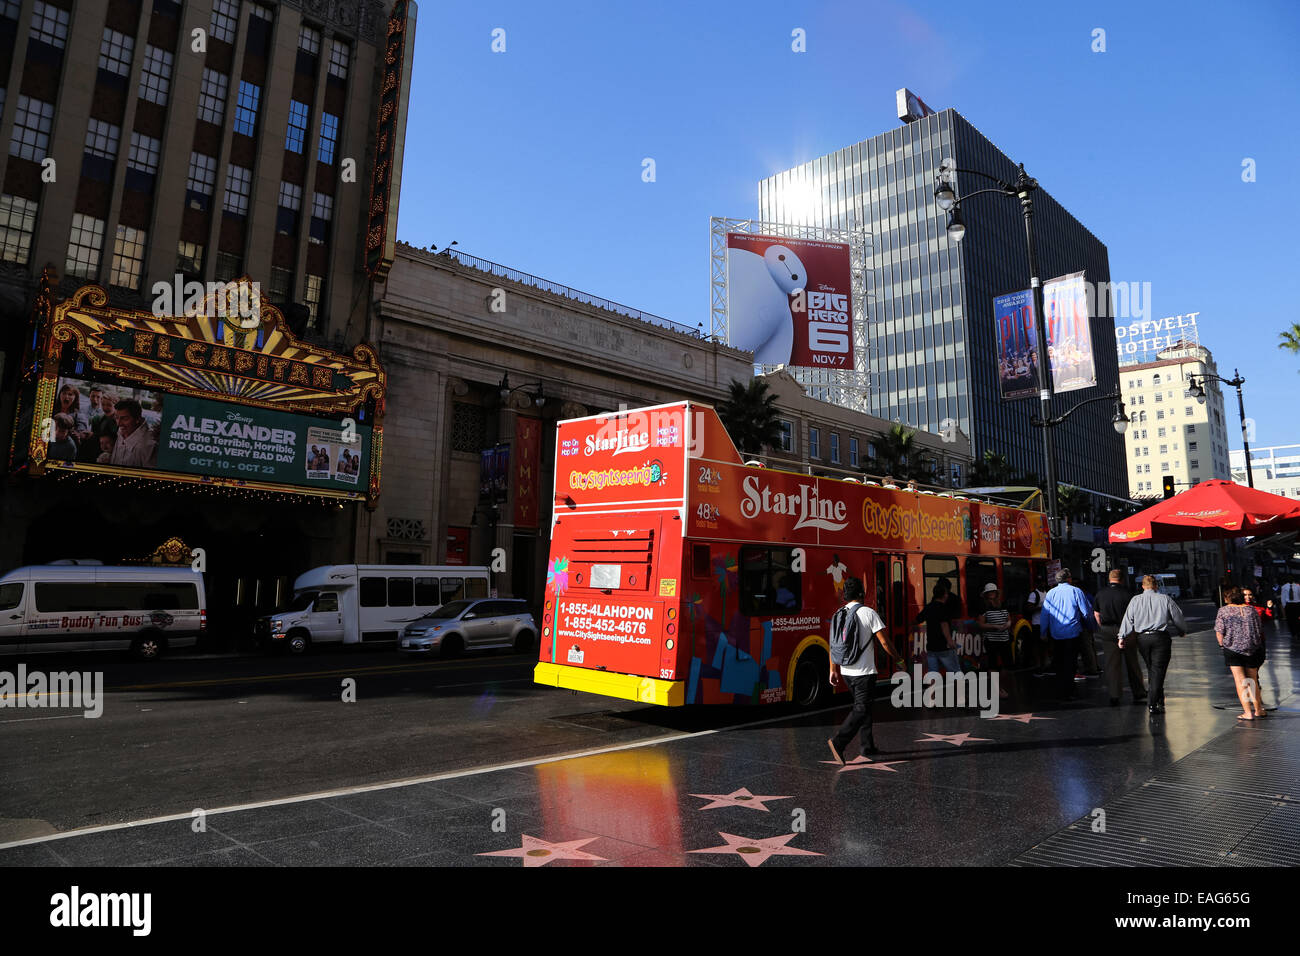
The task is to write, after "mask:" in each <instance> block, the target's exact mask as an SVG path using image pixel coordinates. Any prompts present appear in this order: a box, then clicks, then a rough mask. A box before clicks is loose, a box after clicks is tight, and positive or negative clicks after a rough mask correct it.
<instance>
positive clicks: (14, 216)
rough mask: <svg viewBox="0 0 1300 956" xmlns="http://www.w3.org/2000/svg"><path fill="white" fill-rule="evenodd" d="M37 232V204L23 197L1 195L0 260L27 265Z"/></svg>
mask: <svg viewBox="0 0 1300 956" xmlns="http://www.w3.org/2000/svg"><path fill="white" fill-rule="evenodd" d="M35 232H36V203H34V202H32V201H31V200H30V199H23V198H22V197H21V196H3V195H0V259H3V260H4V261H5V262H16V263H18V264H19V265H20V266H25V265H27V260H28V259H29V258H30V257H31V253H32V235H33V234H34V233H35Z"/></svg>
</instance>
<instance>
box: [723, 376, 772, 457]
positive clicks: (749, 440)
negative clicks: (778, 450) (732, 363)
mask: <svg viewBox="0 0 1300 956" xmlns="http://www.w3.org/2000/svg"><path fill="white" fill-rule="evenodd" d="M718 417H720V418H721V419H722V425H723V427H724V428H726V429H727V434H728V435H730V436H731V440H732V441H733V442H735V443H736V448H737V449H738V450H739V451H740V452H741V454H744V455H758V454H761V453H762V451H763V447H764V446H768V447H774V446H776V445H779V444H780V443H781V421H780V419H779V418H778V417H777V410H776V396H775V395H773V394H772V393H771V392H770V390H769V389H768V385H767V382H764V381H763V380H762V379H759V378H751V379H750V380H749V383H748V384H745V383H742V382H739V381H736V380H734V379H733V380H732V382H731V388H730V391H729V392H728V394H727V397H726V398H725V399H724V400H723V401H721V402H719V403H718Z"/></svg>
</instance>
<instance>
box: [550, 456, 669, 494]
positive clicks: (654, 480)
mask: <svg viewBox="0 0 1300 956" xmlns="http://www.w3.org/2000/svg"><path fill="white" fill-rule="evenodd" d="M667 477H668V476H667V475H666V474H665V473H664V466H663V462H661V461H659V460H658V459H655V460H654V461H648V462H645V463H644V464H642V465H638V466H636V467H635V468H593V469H591V470H589V471H571V472H569V489H570V490H571V491H604V490H605V489H606V488H622V487H627V486H629V485H641V486H643V487H646V488H648V487H650V486H651V485H657V484H659V483H660V482H661V481H664V480H665V479H667Z"/></svg>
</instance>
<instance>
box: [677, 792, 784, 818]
mask: <svg viewBox="0 0 1300 956" xmlns="http://www.w3.org/2000/svg"><path fill="white" fill-rule="evenodd" d="M691 796H692V797H702V798H703V799H705V800H712V801H713V802H712V803H710V804H708V805H707V806H703V807H700V808H699V809H701V810H714V809H716V808H718V807H748V808H749V809H751V810H762V811H764V812H766V813H770V812H771V811H770V810H768V808H767V807H765V806H764V805H763V804H764V802H765V801H767V800H789V799H791V798H790V797H767V796H763V797H760V796H755V795H754V794H752V793H750V792H749V788H748V787H741V788H740V789H739V790H735V791H733V792H731V793H692V794H691Z"/></svg>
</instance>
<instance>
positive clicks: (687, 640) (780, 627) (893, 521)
mask: <svg viewBox="0 0 1300 956" xmlns="http://www.w3.org/2000/svg"><path fill="white" fill-rule="evenodd" d="M555 461H556V473H555V485H554V487H555V505H554V515H553V518H552V522H551V551H550V563H549V566H548V570H547V584H546V600H545V604H544V606H543V612H542V613H543V620H542V636H541V640H540V642H539V645H540V651H539V662H538V664H537V667H536V669H535V671H534V680H535V681H536V682H537V683H539V684H545V685H549V686H554V687H565V688H570V689H574V690H582V691H587V692H590V693H596V694H603V695H606V696H609V697H620V698H624V699H628V700H636V701H642V702H645V703H654V704H664V705H669V706H674V705H682V704H716V703H747V704H748V703H773V702H778V701H795V702H797V703H800V704H804V705H811V704H815V703H818V702H820V701H824V700H826V699H828V698H829V695H830V687H829V684H828V683H827V674H828V671H829V666H828V663H829V644H828V640H827V632H828V626H829V620H830V617H831V615H832V614H833V613H834V611H835V609H836V608H837V607H839V606H840V603H841V601H840V598H839V594H840V593H841V591H842V589H843V582H844V580H845V579H846V578H847V577H848V576H849V575H853V576H856V577H858V578H859V579H861V580H862V582H863V584H864V585H865V588H866V593H867V596H868V597H867V600H868V602H869V603H871V604H872V605H873V606H874V607H875V608H876V609H877V610H878V611H879V612H880V615H881V617H882V619H883V620H884V621H885V623H886V626H887V628H888V630H889V633H890V637H891V643H892V644H893V645H894V647H895V648H896V649H898V648H907V649H908V657H909V658H910V659H911V660H918V659H924V636H923V634H924V631H923V628H921V627H918V626H917V625H916V624H915V619H916V615H917V613H918V612H919V610H920V608H921V606H922V605H923V604H924V602H925V600H926V598H927V597H928V595H929V592H930V591H931V589H932V588H933V585H934V584H935V583H936V582H937V580H938V579H939V578H941V577H946V578H948V579H949V580H950V582H951V583H952V585H953V588H954V590H955V592H956V593H957V595H958V597H959V599H961V600H962V601H963V603H964V606H965V610H966V616H967V618H970V617H973V616H975V615H977V614H979V613H980V607H979V603H978V596H979V594H980V592H981V591H982V589H983V586H984V585H985V584H987V583H989V582H996V583H997V584H998V585H999V587H1000V588H1001V589H1002V592H1003V594H1004V596H1006V598H1007V599H1008V604H1009V605H1011V606H1012V607H1014V606H1016V604H1017V603H1018V602H1019V601H1020V600H1021V599H1022V598H1023V597H1024V595H1025V594H1026V593H1027V592H1028V591H1029V589H1030V583H1031V580H1033V577H1031V575H1033V576H1036V575H1038V574H1041V573H1043V572H1044V570H1045V563H1044V562H1045V561H1046V559H1047V557H1048V547H1049V538H1048V533H1047V520H1046V517H1045V516H1044V515H1043V514H1041V513H1040V512H1035V511H1024V510H1020V509H1017V508H1007V507H1002V506H998V505H993V504H989V503H986V502H980V501H973V500H967V499H965V498H961V497H959V496H953V495H950V494H947V493H930V492H919V491H909V490H907V489H905V488H895V487H892V486H880V485H878V484H876V483H874V482H861V483H860V482H857V481H852V480H844V479H836V478H818V477H813V476H811V475H806V474H795V473H789V472H783V471H778V470H774V469H772V468H757V467H751V466H747V465H745V464H744V462H743V461H742V459H741V457H740V455H739V454H737V452H736V448H735V446H734V445H733V444H732V442H731V439H730V438H729V437H728V435H727V433H726V431H725V429H724V428H723V426H722V423H721V421H720V420H719V418H718V416H717V413H716V412H715V411H714V410H713V409H712V408H710V407H708V406H705V405H698V404H694V403H685V402H684V403H679V404H673V405H661V406H656V407H651V408H643V409H636V410H631V411H622V412H618V413H611V414H608V415H597V416H592V417H588V418H580V419H573V420H569V421H563V422H560V423H559V426H558V429H557V433H556V454H555ZM1019 623H1020V622H1017V624H1019ZM1022 626H1023V627H1028V625H1027V624H1023V625H1022ZM954 632H955V635H956V637H957V641H958V643H959V645H960V647H961V650H962V657H963V659H964V662H965V664H966V666H971V667H978V666H980V664H981V662H982V657H983V655H982V646H981V641H980V638H979V635H978V633H977V632H976V630H975V628H973V626H971V623H970V622H969V620H967V621H965V622H959V623H958V625H957V626H956V627H955V628H954ZM877 663H878V667H879V669H880V671H881V673H882V674H885V675H888V674H889V673H891V672H892V670H894V669H895V668H896V667H897V666H899V662H891V661H885V660H883V655H882V659H880V660H878V662H877Z"/></svg>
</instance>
